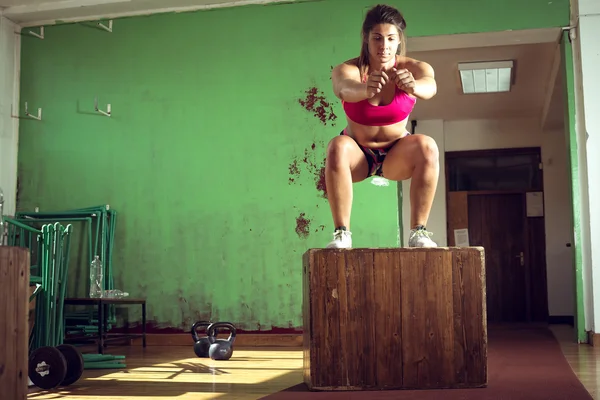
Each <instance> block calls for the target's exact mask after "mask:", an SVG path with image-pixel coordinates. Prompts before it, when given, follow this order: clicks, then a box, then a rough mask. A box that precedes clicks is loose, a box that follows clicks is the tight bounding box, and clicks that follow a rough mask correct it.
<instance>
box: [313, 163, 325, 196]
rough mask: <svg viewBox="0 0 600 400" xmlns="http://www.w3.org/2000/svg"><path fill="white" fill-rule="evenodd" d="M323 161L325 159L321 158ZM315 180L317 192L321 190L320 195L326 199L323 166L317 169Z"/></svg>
mask: <svg viewBox="0 0 600 400" xmlns="http://www.w3.org/2000/svg"><path fill="white" fill-rule="evenodd" d="M323 163H325V160H323ZM315 181H316V184H317V190H318V191H319V192H321V197H323V198H324V199H326V198H327V185H326V184H325V167H321V169H320V170H319V174H318V176H317V177H316V179H315Z"/></svg>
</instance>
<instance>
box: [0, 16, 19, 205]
mask: <svg viewBox="0 0 600 400" xmlns="http://www.w3.org/2000/svg"><path fill="white" fill-rule="evenodd" d="M15 32H20V28H19V27H18V26H17V25H15V24H13V23H12V22H11V21H9V20H8V19H6V18H4V17H3V16H1V15H0V188H2V191H3V192H4V214H6V215H12V214H13V213H14V211H15V205H16V204H15V203H16V189H17V145H18V128H19V120H18V119H17V118H12V116H11V113H14V114H16V113H17V112H18V105H19V101H18V99H19V94H18V93H19V70H20V43H21V41H20V36H19V35H18V34H15ZM11 108H13V109H12V110H11Z"/></svg>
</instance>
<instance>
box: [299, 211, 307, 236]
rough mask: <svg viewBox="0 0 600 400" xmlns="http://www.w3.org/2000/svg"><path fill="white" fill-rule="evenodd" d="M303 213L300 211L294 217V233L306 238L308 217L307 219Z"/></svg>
mask: <svg viewBox="0 0 600 400" xmlns="http://www.w3.org/2000/svg"><path fill="white" fill-rule="evenodd" d="M305 215H306V214H305V213H300V215H299V216H298V218H296V233H297V234H298V236H299V237H301V238H307V237H308V235H309V233H310V219H307V218H306V217H305Z"/></svg>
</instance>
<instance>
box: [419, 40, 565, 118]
mask: <svg viewBox="0 0 600 400" xmlns="http://www.w3.org/2000/svg"><path fill="white" fill-rule="evenodd" d="M555 51H556V44H555V43H538V44H522V45H510V46H494V47H473V48H468V49H452V50H435V51H423V52H411V53H409V55H410V56H412V57H415V58H417V59H419V60H423V61H427V62H428V63H430V64H431V65H432V66H433V68H434V70H435V73H436V81H437V84H438V93H437V95H436V96H435V97H434V98H433V99H431V100H427V101H419V102H418V103H417V106H416V108H415V111H414V114H413V117H414V118H418V119H432V118H441V119H445V120H453V119H474V118H483V119H494V118H521V117H525V118H527V117H540V118H541V116H542V113H543V110H544V106H545V102H546V93H547V92H548V91H549V87H553V86H554V81H553V80H552V63H553V59H554V55H555ZM501 60H513V61H514V64H515V68H514V70H513V77H514V86H513V87H512V88H511V91H510V92H507V93H491V94H469V95H466V94H463V93H462V90H461V85H460V76H459V74H458V68H457V67H458V63H459V62H465V61H466V62H468V61H501Z"/></svg>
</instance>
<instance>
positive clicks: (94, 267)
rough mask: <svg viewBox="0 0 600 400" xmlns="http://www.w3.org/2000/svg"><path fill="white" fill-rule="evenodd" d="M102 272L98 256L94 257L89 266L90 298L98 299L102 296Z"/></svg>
mask: <svg viewBox="0 0 600 400" xmlns="http://www.w3.org/2000/svg"><path fill="white" fill-rule="evenodd" d="M103 275H104V274H103V271H102V262H101V261H100V257H99V256H95V257H94V260H93V261H92V264H91V265H90V297H91V298H100V297H102V295H103V289H104V285H103V282H104V280H103Z"/></svg>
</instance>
